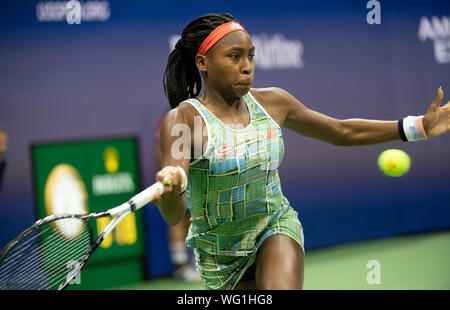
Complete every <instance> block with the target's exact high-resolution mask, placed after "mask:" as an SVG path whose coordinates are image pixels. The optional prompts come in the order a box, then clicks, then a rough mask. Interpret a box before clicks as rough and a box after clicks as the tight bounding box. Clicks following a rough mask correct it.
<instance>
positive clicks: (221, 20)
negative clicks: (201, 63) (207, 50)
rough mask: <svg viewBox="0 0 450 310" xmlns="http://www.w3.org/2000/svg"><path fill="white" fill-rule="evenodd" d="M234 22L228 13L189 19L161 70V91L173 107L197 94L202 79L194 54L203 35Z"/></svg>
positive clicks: (202, 39)
mask: <svg viewBox="0 0 450 310" xmlns="http://www.w3.org/2000/svg"><path fill="white" fill-rule="evenodd" d="M230 21H236V20H235V18H234V17H233V16H232V15H230V14H227V13H225V14H207V15H204V16H202V17H199V18H197V19H195V20H193V21H191V22H190V23H189V24H188V25H187V26H186V27H185V28H184V30H183V33H182V34H181V39H179V40H178V42H177V44H176V45H175V49H174V50H173V51H172V52H171V53H170V55H169V59H168V61H167V65H166V70H165V71H164V78H163V84H164V93H165V94H166V96H167V98H168V99H169V104H170V106H171V107H172V109H173V108H176V107H177V106H178V105H179V104H180V103H181V102H182V101H184V100H186V99H188V98H192V97H195V96H197V95H198V94H200V90H201V89H202V79H201V76H200V72H199V71H198V69H197V65H196V63H195V55H196V53H197V51H198V49H199V47H200V45H201V44H202V42H203V41H204V40H205V39H206V37H207V36H208V35H209V34H210V33H211V32H212V31H213V30H214V29H215V28H217V27H218V26H220V25H222V24H225V23H227V22H230Z"/></svg>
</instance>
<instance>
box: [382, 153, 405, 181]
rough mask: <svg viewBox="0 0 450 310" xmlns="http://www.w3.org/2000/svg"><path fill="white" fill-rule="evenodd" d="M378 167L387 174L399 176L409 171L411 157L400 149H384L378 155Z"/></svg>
mask: <svg viewBox="0 0 450 310" xmlns="http://www.w3.org/2000/svg"><path fill="white" fill-rule="evenodd" d="M378 167H380V169H381V171H383V172H384V174H386V175H388V176H391V177H401V176H402V175H404V174H405V173H407V172H408V171H409V168H410V167H411V158H410V157H409V155H408V154H406V153H405V152H404V151H402V150H398V149H389V150H385V151H383V152H382V153H381V154H380V156H379V157H378Z"/></svg>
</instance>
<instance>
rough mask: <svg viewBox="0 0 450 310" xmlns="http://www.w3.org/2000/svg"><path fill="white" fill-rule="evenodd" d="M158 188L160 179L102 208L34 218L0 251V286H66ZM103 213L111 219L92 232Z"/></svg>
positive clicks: (13, 287)
mask: <svg viewBox="0 0 450 310" xmlns="http://www.w3.org/2000/svg"><path fill="white" fill-rule="evenodd" d="M183 172H184V171H183ZM157 191H158V192H159V193H160V194H162V193H163V192H164V185H163V184H162V183H160V182H157V183H155V184H153V185H152V186H150V187H148V188H147V189H145V190H143V191H142V192H140V193H139V194H137V195H136V196H134V197H133V198H131V199H130V200H129V201H128V202H126V203H124V204H122V205H120V206H117V207H115V208H112V209H109V210H107V211H105V212H99V213H89V214H54V215H49V216H47V217H45V218H43V219H40V220H38V221H36V222H35V223H34V224H33V225H31V226H30V227H28V228H27V229H25V230H24V231H22V232H21V233H20V234H19V235H18V236H17V237H16V238H14V239H13V240H12V241H11V242H9V243H8V244H7V245H6V246H5V247H4V248H3V250H2V251H1V252H0V290H9V289H13V290H22V289H24V290H53V289H57V290H63V289H65V288H66V287H67V286H68V285H69V284H71V283H72V282H73V281H74V279H75V277H77V275H78V274H79V273H80V271H81V269H82V268H83V267H84V266H85V265H86V262H87V261H88V260H89V258H90V257H91V255H92V253H93V252H94V251H95V250H96V249H97V248H98V246H99V245H100V243H101V242H102V241H103V239H104V238H105V237H106V236H107V235H108V234H109V233H110V232H111V231H112V230H113V229H114V227H116V226H117V224H118V223H119V222H120V221H121V220H122V219H124V218H125V217H126V216H127V215H128V214H130V213H132V212H134V211H136V210H139V209H140V208H142V207H143V206H144V205H146V204H147V203H149V202H150V201H152V199H153V196H154V195H155V193H156V192H157ZM103 217H112V220H111V221H110V222H109V224H108V225H107V226H106V227H105V228H104V229H103V230H102V231H101V232H100V233H98V235H94V231H93V228H92V227H93V226H94V227H95V224H94V223H93V222H95V221H96V219H98V218H103Z"/></svg>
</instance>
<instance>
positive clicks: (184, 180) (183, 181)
mask: <svg viewBox="0 0 450 310" xmlns="http://www.w3.org/2000/svg"><path fill="white" fill-rule="evenodd" d="M177 168H178V170H179V171H180V173H181V187H182V190H181V194H180V195H182V194H184V192H185V191H186V187H187V183H188V182H187V181H188V180H187V176H186V172H184V169H183V168H181V167H180V166H177Z"/></svg>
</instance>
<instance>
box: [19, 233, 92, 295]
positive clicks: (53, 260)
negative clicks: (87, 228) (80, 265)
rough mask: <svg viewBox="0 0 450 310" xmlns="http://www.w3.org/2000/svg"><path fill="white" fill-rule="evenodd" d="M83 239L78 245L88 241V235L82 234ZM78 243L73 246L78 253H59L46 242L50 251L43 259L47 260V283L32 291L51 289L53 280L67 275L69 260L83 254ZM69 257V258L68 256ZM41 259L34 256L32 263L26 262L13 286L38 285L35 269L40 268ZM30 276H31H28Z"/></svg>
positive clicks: (37, 274) (58, 250) (59, 251)
mask: <svg viewBox="0 0 450 310" xmlns="http://www.w3.org/2000/svg"><path fill="white" fill-rule="evenodd" d="M83 237H84V238H80V239H79V240H78V243H83V244H84V243H86V241H88V240H87V239H88V238H89V235H86V234H84V236H83ZM78 243H76V244H73V245H72V248H73V249H78V251H73V252H69V251H67V252H61V250H60V247H54V248H53V247H51V243H50V242H48V243H47V245H48V247H49V248H51V249H52V250H50V251H48V252H47V253H46V256H45V259H46V260H47V263H46V264H45V270H46V274H47V281H46V282H43V284H41V285H40V286H39V287H34V288H33V289H45V288H52V287H53V285H55V283H54V279H63V278H64V276H65V275H66V274H67V273H68V272H67V269H68V268H69V266H68V264H69V262H70V260H72V259H76V258H78V256H81V255H82V254H84V253H85V247H84V246H82V247H79V245H78ZM69 255H70V256H69ZM41 259H42V258H41V257H40V256H38V255H36V256H35V257H34V258H33V260H32V261H30V262H28V264H27V266H26V267H24V269H23V270H20V272H19V273H18V274H17V275H16V277H15V279H16V280H15V285H26V283H29V284H30V285H34V286H35V285H37V284H38V283H40V282H39V281H38V280H39V273H36V272H35V271H36V269H38V268H42V266H41V265H42V261H41ZM61 261H65V262H67V263H66V264H61V263H60V262H61ZM29 275H31V276H29Z"/></svg>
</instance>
